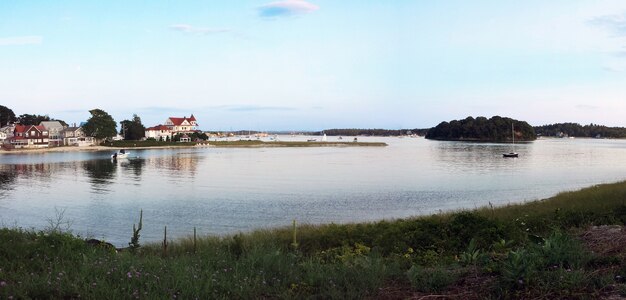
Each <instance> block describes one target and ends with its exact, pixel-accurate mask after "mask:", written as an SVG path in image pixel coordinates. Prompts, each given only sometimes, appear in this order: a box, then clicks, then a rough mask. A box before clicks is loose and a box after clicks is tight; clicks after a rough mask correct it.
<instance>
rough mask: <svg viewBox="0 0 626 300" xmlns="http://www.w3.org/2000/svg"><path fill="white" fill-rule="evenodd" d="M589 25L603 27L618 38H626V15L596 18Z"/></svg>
mask: <svg viewBox="0 0 626 300" xmlns="http://www.w3.org/2000/svg"><path fill="white" fill-rule="evenodd" d="M589 23H590V24H592V25H595V26H600V27H603V28H605V29H607V30H609V31H610V32H612V33H613V34H614V35H616V36H626V14H622V15H609V16H601V17H596V18H593V19H592V20H591V21H589Z"/></svg>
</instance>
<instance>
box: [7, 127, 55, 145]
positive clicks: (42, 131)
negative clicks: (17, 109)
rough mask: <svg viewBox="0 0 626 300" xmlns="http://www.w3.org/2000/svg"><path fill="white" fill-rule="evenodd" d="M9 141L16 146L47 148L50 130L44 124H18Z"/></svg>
mask: <svg viewBox="0 0 626 300" xmlns="http://www.w3.org/2000/svg"><path fill="white" fill-rule="evenodd" d="M9 142H10V143H11V145H12V146H13V147H15V148H47V147H48V130H46V128H45V127H43V126H35V125H16V126H15V129H14V131H13V137H11V139H10V140H9Z"/></svg>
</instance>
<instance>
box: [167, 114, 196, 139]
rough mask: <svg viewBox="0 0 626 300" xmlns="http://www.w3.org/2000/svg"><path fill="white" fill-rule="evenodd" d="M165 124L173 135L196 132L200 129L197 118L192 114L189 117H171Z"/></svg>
mask: <svg viewBox="0 0 626 300" xmlns="http://www.w3.org/2000/svg"><path fill="white" fill-rule="evenodd" d="M165 126H167V127H169V129H170V130H171V131H172V134H173V135H176V134H181V133H183V134H184V133H194V132H196V131H198V123H197V122H196V118H195V117H194V116H193V114H191V116H190V117H189V118H187V117H182V118H177V117H169V118H167V120H165Z"/></svg>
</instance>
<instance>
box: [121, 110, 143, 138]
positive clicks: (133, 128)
mask: <svg viewBox="0 0 626 300" xmlns="http://www.w3.org/2000/svg"><path fill="white" fill-rule="evenodd" d="M120 125H121V128H120V134H122V135H123V136H124V139H125V140H140V139H142V138H144V137H145V136H146V127H145V126H143V124H142V123H141V118H139V116H137V115H136V114H134V115H133V119H132V120H130V121H129V120H124V121H122V122H120Z"/></svg>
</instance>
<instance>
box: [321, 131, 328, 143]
mask: <svg viewBox="0 0 626 300" xmlns="http://www.w3.org/2000/svg"><path fill="white" fill-rule="evenodd" d="M326 141H327V138H326V134H325V133H324V136H322V142H326Z"/></svg>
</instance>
